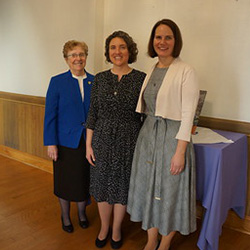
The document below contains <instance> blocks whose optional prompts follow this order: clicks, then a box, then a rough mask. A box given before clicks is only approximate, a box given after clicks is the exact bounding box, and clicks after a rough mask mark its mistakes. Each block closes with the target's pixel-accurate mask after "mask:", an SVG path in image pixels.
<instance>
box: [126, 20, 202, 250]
mask: <svg viewBox="0 0 250 250" xmlns="http://www.w3.org/2000/svg"><path fill="white" fill-rule="evenodd" d="M181 49H182V38H181V33H180V30H179V28H178V26H177V25H176V24H175V23H174V22H173V21H171V20H169V19H163V20H161V21H159V22H157V23H156V24H155V25H154V27H153V29H152V32H151V37H150V40H149V45H148V54H149V56H150V57H152V58H154V57H158V62H157V63H156V64H155V65H154V66H153V68H152V70H151V71H150V72H149V73H148V75H147V77H146V79H145V81H144V84H143V86H142V90H141V93H140V97H139V100H138V104H137V109H136V111H137V112H139V113H144V114H146V119H145V122H144V125H143V127H142V129H141V131H140V134H139V137H138V140H137V144H136V148H135V153H134V158H133V166H132V172H131V179H130V188H129V197H128V212H129V213H130V215H131V220H132V221H135V222H142V228H143V229H144V230H147V233H148V241H147V244H146V246H145V248H144V250H155V249H159V250H168V249H170V243H171V240H172V238H173V236H174V235H175V233H176V232H177V231H178V232H180V233H181V234H184V235H187V234H189V233H191V232H194V231H195V230H196V210H195V206H196V203H195V202H196V197H195V192H196V190H195V162H194V160H195V157H194V150H193V145H192V142H191V141H190V139H191V129H192V125H193V119H194V114H195V110H196V107H197V102H198V98H199V89H198V84H197V80H196V75H195V71H194V69H193V68H192V67H191V66H189V65H188V64H186V63H184V62H183V61H182V60H181V59H180V58H179V55H180V51H181ZM158 234H160V235H162V238H161V241H160V242H158Z"/></svg>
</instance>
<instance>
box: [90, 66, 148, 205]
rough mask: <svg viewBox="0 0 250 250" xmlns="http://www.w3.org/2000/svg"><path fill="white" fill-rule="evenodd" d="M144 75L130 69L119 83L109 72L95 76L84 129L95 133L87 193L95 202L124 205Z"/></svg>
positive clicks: (115, 76) (139, 124)
mask: <svg viewBox="0 0 250 250" xmlns="http://www.w3.org/2000/svg"><path fill="white" fill-rule="evenodd" d="M145 75H146V74H145V73H143V72H141V71H138V70H135V69H133V70H132V71H131V72H130V73H129V74H127V75H124V76H123V77H122V78H121V80H120V81H118V77H117V75H115V74H113V73H112V72H111V70H107V71H104V72H101V73H99V74H97V75H96V76H95V80H94V84H93V87H92V90H91V102H90V109H89V114H88V119H87V124H86V126H87V128H89V129H92V130H94V134H93V138H92V148H93V151H94V155H95V158H96V162H95V166H94V167H93V166H91V169H90V194H91V195H92V196H93V197H94V199H95V200H96V201H97V202H104V201H105V202H108V203H109V204H115V203H119V204H123V205H126V204H127V196H128V188H129V179H130V172H131V165H132V159H133V152H134V148H135V143H136V140H137V136H138V133H139V130H140V128H141V125H142V122H141V114H138V113H136V112H135V109H136V105H137V101H138V97H139V93H140V90H141V86H142V83H143V80H144V78H145Z"/></svg>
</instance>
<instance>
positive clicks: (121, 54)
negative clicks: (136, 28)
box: [109, 37, 129, 67]
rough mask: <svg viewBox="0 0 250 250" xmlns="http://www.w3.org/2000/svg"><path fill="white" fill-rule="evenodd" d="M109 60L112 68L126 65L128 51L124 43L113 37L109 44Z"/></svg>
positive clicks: (120, 39)
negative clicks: (112, 65)
mask: <svg viewBox="0 0 250 250" xmlns="http://www.w3.org/2000/svg"><path fill="white" fill-rule="evenodd" d="M109 58H110V61H111V62H112V63H113V64H114V66H118V67H122V66H126V65H128V60H129V51H128V46H127V44H126V42H125V41H124V40H123V39H122V38H120V37H115V38H113V39H112V40H111V41H110V43H109Z"/></svg>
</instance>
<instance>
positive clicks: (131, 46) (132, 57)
mask: <svg viewBox="0 0 250 250" xmlns="http://www.w3.org/2000/svg"><path fill="white" fill-rule="evenodd" d="M116 37H119V38H121V39H123V40H124V41H125V43H126V44H127V47H128V52H129V59H128V63H133V62H136V59H137V55H138V49H137V45H136V43H135V42H134V40H133V38H132V37H131V36H129V35H128V34H127V33H126V32H124V31H121V30H119V31H115V32H113V33H112V34H111V35H110V36H108V37H107V39H106V42H105V53H104V55H105V57H106V61H107V62H111V60H110V58H109V44H110V42H111V40H112V39H113V38H116Z"/></svg>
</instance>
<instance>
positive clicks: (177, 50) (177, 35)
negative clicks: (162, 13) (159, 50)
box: [148, 19, 182, 58]
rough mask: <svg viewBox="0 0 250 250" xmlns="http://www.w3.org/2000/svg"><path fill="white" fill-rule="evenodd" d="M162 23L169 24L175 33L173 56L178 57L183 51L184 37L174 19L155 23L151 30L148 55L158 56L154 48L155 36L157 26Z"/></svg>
mask: <svg viewBox="0 0 250 250" xmlns="http://www.w3.org/2000/svg"><path fill="white" fill-rule="evenodd" d="M161 24H164V25H166V26H168V27H169V28H170V29H171V30H172V32H173V34H174V39H175V44H174V49H173V54H172V56H173V57H175V58H176V57H178V56H179V55H180V53H181V49H182V37H181V31H180V29H179V27H178V26H177V24H176V23H175V22H174V21H172V20H170V19H162V20H160V21H158V22H157V23H156V24H155V25H154V27H153V29H152V31H151V35H150V38H149V42H148V55H149V56H150V57H152V58H154V57H157V54H156V52H155V49H154V37H155V30H156V28H157V27H158V26H160V25H161Z"/></svg>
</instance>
